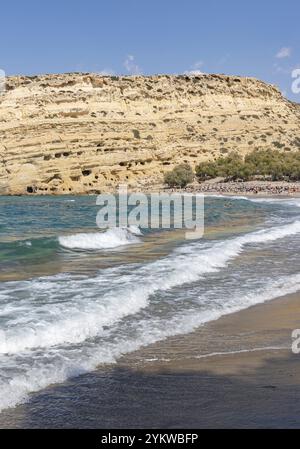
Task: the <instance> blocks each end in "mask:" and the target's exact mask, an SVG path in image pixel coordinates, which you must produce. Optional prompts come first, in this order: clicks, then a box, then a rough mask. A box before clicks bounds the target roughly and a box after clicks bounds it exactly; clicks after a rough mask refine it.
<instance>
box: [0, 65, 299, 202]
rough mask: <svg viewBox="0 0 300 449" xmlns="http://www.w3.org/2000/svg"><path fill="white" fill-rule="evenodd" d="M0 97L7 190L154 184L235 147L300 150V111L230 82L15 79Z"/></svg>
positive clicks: (247, 83) (258, 85)
mask: <svg viewBox="0 0 300 449" xmlns="http://www.w3.org/2000/svg"><path fill="white" fill-rule="evenodd" d="M6 87H7V89H6V92H5V93H4V94H2V95H0V193H1V194H23V193H30V194H32V193H39V194H50V193H56V194H61V193H96V192H100V191H103V190H109V189H113V188H114V187H115V186H117V185H118V184H119V183H124V182H125V183H128V184H129V185H130V186H132V187H133V186H136V185H140V186H141V185H148V186H149V185H152V184H154V183H157V182H159V181H161V179H162V176H163V173H164V172H165V171H167V170H170V169H171V168H172V167H173V166H174V165H176V164H178V163H181V162H188V163H190V164H191V165H192V166H194V165H195V164H197V163H198V162H200V161H202V160H206V159H213V158H216V157H217V156H219V155H220V154H222V155H226V154H227V153H228V152H230V151H232V150H236V151H238V152H240V153H242V154H245V153H247V152H249V151H252V150H253V149H255V148H274V149H276V150H280V151H294V150H297V151H298V150H299V149H300V105H297V104H295V103H291V102H289V101H287V100H286V99H284V98H283V97H282V95H281V94H280V92H279V91H278V90H277V89H276V88H275V87H274V86H271V85H267V84H265V83H263V82H260V81H257V80H255V79H252V78H240V77H231V76H225V75H201V76H193V77H187V76H151V77H103V76H98V75H93V74H77V73H74V74H63V75H45V76H34V77H25V76H20V77H11V78H8V80H7V86H6Z"/></svg>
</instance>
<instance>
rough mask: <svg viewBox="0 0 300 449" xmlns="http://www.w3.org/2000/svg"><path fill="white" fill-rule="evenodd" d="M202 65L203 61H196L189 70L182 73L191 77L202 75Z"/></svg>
mask: <svg viewBox="0 0 300 449" xmlns="http://www.w3.org/2000/svg"><path fill="white" fill-rule="evenodd" d="M203 65H204V62H203V61H196V62H195V63H194V64H193V65H192V66H191V67H190V69H189V70H186V71H185V72H183V74H184V75H191V76H193V75H194V76H195V75H203V74H204V73H203V72H202V70H200V69H201V67H202V66H203Z"/></svg>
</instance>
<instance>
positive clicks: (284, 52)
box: [276, 47, 292, 59]
mask: <svg viewBox="0 0 300 449" xmlns="http://www.w3.org/2000/svg"><path fill="white" fill-rule="evenodd" d="M291 54H292V49H291V48H290V47H282V48H281V49H280V50H279V52H278V53H277V54H276V58H278V59H283V58H289V57H290V56H291Z"/></svg>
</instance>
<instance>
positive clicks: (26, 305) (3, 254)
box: [0, 196, 300, 409]
mask: <svg viewBox="0 0 300 449" xmlns="http://www.w3.org/2000/svg"><path fill="white" fill-rule="evenodd" d="M98 210H99V206H97V205H96V197H94V196H78V197H66V196H62V197H0V408H1V409H3V408H5V407H9V406H14V405H16V404H18V403H20V402H22V401H24V400H27V399H28V398H29V397H30V394H31V393H32V392H34V391H38V390H41V389H43V388H45V387H47V386H48V385H51V384H53V383H57V382H64V381H65V380H66V379H68V378H69V377H73V376H77V375H80V374H81V373H84V372H89V371H92V370H94V369H96V368H97V366H99V365H101V364H111V363H115V362H117V361H118V359H119V357H120V356H121V355H123V354H126V353H129V352H131V351H134V350H136V349H139V348H140V347H142V346H147V345H149V344H151V343H153V342H156V341H160V340H163V339H165V338H168V337H169V336H172V335H179V334H185V333H189V332H192V331H193V330H194V329H196V328H197V327H198V326H200V325H201V324H203V323H205V322H207V321H210V320H214V319H217V318H218V317H220V316H222V315H224V314H227V313H232V312H234V311H237V310H241V309H243V308H246V307H249V306H251V305H253V304H256V303H259V302H263V301H267V300H271V299H273V298H275V297H278V296H281V295H284V294H287V293H292V292H296V291H298V290H299V289H300V274H299V259H300V256H299V255H298V248H299V242H300V201H299V200H297V199H287V200H275V199H274V200H270V199H269V200H263V199H262V200H250V199H247V198H233V197H232V198H228V197H227V198H222V197H207V198H206V199H205V235H204V237H203V238H202V239H199V240H192V241H187V240H186V239H185V235H184V232H183V231H182V230H174V229H171V230H159V229H150V230H149V229H111V230H108V231H105V232H103V231H102V232H100V231H99V229H97V227H96V222H95V220H96V214H97V212H98ZM200 349H201V348H200Z"/></svg>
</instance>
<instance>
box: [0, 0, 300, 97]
mask: <svg viewBox="0 0 300 449" xmlns="http://www.w3.org/2000/svg"><path fill="white" fill-rule="evenodd" d="M1 19H2V20H1V27H0V42H1V46H0V68H1V69H3V70H4V71H5V72H6V73H7V74H8V75H11V74H39V73H57V72H72V71H86V72H87V71H92V72H103V73H115V74H122V73H123V74H135V73H143V74H155V73H170V74H172V73H184V72H189V71H192V72H193V71H201V72H205V73H227V74H236V75H245V76H246V75H247V76H254V77H257V78H260V79H262V80H264V81H267V82H271V83H274V84H277V85H278V86H279V87H280V88H281V90H282V91H283V92H284V93H285V94H286V95H287V96H288V97H289V98H292V99H293V100H295V101H298V102H300V94H298V95H296V94H293V93H292V92H291V85H292V77H291V72H292V70H293V69H295V68H297V67H298V68H299V67H300V39H299V25H300V2H299V0H285V1H283V0H282V1H278V0H273V1H271V0H260V1H259V0H251V1H246V0H245V1H241V0H239V1H237V0H226V1H224V0H209V1H207V0H205V1H202V0H185V1H183V0H180V1H179V0H172V1H171V0H147V1H145V0H122V1H121V0H114V1H109V0H105V1H102V0H98V1H96V0H85V1H76V0H73V1H69V0H61V1H57V0H51V1H42V0H41V1H36V0H27V1H26V2H25V1H18V0H15V1H14V2H3V3H2V5H1Z"/></svg>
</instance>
